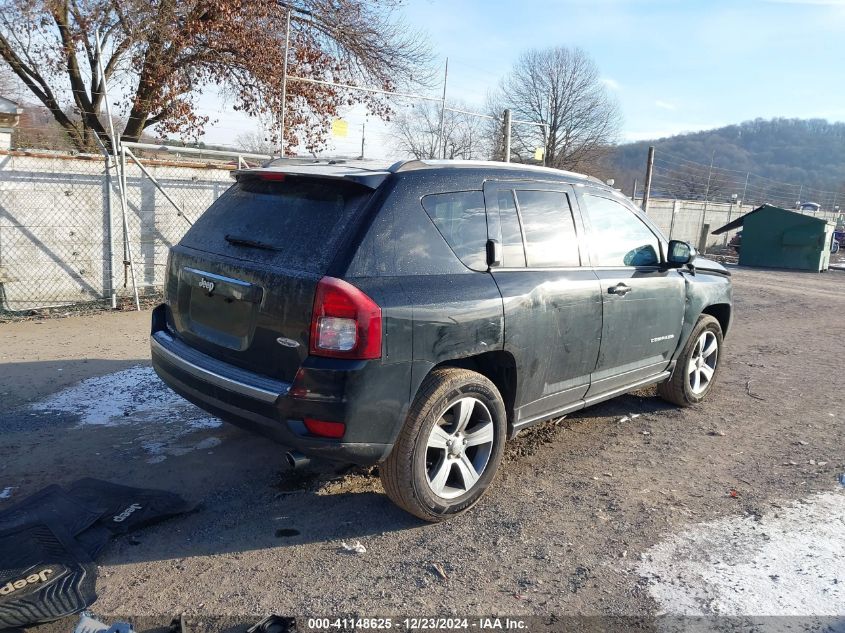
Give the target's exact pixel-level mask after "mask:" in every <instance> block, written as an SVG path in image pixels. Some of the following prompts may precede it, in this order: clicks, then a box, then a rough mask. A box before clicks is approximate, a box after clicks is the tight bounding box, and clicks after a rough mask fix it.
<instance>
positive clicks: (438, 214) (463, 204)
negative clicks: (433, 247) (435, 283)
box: [422, 191, 487, 271]
mask: <svg viewBox="0 0 845 633" xmlns="http://www.w3.org/2000/svg"><path fill="white" fill-rule="evenodd" d="M422 205H423V208H424V209H425V212H426V213H427V214H428V216H429V217H430V218H431V221H432V222H434V225H435V226H436V227H437V230H438V231H440V234H441V235H442V236H443V239H445V240H446V243H447V244H449V247H450V248H451V249H452V250H453V251H454V253H455V255H457V256H458V259H460V260H461V261H462V262H463V263H464V266H466V267H467V268H471V269H472V270H479V271H482V270H487V253H486V245H487V214H486V212H485V209H484V194H482V193H481V192H480V191H455V192H451V193H437V194H432V195H429V196H425V197H423V199H422Z"/></svg>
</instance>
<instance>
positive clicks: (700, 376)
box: [657, 314, 723, 407]
mask: <svg viewBox="0 0 845 633" xmlns="http://www.w3.org/2000/svg"><path fill="white" fill-rule="evenodd" d="M722 341H723V338H722V326H721V325H719V322H718V321H717V320H716V319H715V318H713V317H712V316H710V315H709V314H702V315H701V316H700V317H698V322H697V323H696V324H695V327H694V328H693V329H692V333H691V334H690V337H689V340H688V341H687V343H686V345H685V346H684V350H683V351H682V352H681V355H680V356H679V357H678V362H677V364H676V365H675V369H674V371H673V372H672V375H671V376H670V377H669V380H667V381H666V382H662V383H660V384H658V385H657V393H658V394H659V395H660V397H661V398H663V399H664V400H666V401H668V402H671V403H672V404H676V405H678V406H681V407H689V406H691V405H693V404H698V403H699V402H701V401H702V400H704V398H706V397H707V394H708V393H710V391H711V389H712V388H713V385H714V384H715V382H716V378H717V376H718V374H719V365H720V361H721V356H722ZM713 342H715V343H716V347H715V349H714V350H713V351H712V352H710V353H706V352H709V350H711V349H712V347H711V346H712V344H713ZM702 343H703V344H704V347H703V351H704V352H705V354H702V346H701V345H702ZM693 363H695V366H694V367H693ZM708 374H709V375H708ZM696 380H697V381H698V382H697V383H696ZM696 384H697V387H696Z"/></svg>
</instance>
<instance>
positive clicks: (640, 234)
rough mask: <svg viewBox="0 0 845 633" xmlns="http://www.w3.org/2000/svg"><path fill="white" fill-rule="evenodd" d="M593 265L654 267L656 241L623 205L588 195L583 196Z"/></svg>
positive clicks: (657, 253) (652, 234) (657, 259)
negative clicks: (594, 260)
mask: <svg viewBox="0 0 845 633" xmlns="http://www.w3.org/2000/svg"><path fill="white" fill-rule="evenodd" d="M582 199H583V201H584V207H585V210H586V215H587V219H588V220H589V223H590V243H591V245H592V252H593V257H595V258H596V262H595V265H596V266H615V267H619V266H656V265H658V264H659V263H660V255H659V253H660V242H659V240H658V239H657V236H655V234H654V233H652V232H651V229H649V228H648V227H647V226H646V225H645V223H644V222H643V221H642V220H640V219H639V218H638V217H637V216H636V215H634V213H633V212H632V211H631V210H630V209H628V208H627V207H625V206H624V205H622V204H620V203H619V202H616V201H615V200H611V199H610V198H603V197H601V196H595V195H592V194H585V195H584V196H583V198H582Z"/></svg>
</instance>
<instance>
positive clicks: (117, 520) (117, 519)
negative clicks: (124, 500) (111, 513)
mask: <svg viewBox="0 0 845 633" xmlns="http://www.w3.org/2000/svg"><path fill="white" fill-rule="evenodd" d="M141 507H142V506H140V505H138V504H137V503H133V504H132V505H131V506H129V507H128V508H126V510H124V511H123V512H121V513H120V514H118V515H116V516H115V517H114V518H113V519H112V520H113V521H114V522H115V523H123V522H124V521H125V520H126V519H128V518H129V517H130V516H131V515H132V513H133V512H135V511H136V510H140V509H141Z"/></svg>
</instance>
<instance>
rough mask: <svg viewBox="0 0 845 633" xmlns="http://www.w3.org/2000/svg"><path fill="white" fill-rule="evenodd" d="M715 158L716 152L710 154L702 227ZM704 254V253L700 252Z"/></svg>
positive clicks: (702, 220) (705, 215)
mask: <svg viewBox="0 0 845 633" xmlns="http://www.w3.org/2000/svg"><path fill="white" fill-rule="evenodd" d="M715 158H716V150H715V149H714V150H713V153H712V154H710V170H709V171H708V172H707V189H705V191H704V210H703V211H702V212H701V225H702V226H704V218H705V217H707V202H708V200H709V198H710V179H711V178H712V176H713V159H715ZM702 252H704V251H702Z"/></svg>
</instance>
